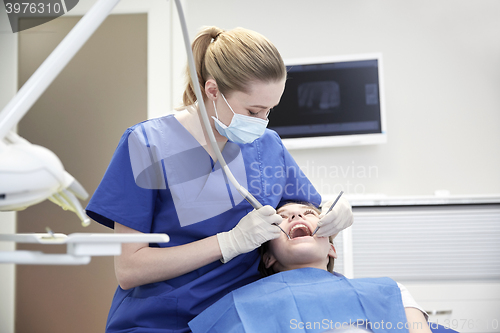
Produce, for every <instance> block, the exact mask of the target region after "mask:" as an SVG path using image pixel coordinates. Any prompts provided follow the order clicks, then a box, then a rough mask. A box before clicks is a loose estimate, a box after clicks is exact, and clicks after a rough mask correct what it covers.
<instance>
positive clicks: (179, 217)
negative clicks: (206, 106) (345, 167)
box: [86, 115, 321, 332]
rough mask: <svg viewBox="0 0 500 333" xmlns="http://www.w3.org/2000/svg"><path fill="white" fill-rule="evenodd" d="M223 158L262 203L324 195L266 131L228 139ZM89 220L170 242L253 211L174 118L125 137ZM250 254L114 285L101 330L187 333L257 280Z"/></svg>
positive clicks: (206, 232)
mask: <svg viewBox="0 0 500 333" xmlns="http://www.w3.org/2000/svg"><path fill="white" fill-rule="evenodd" d="M222 154H223V156H224V158H225V160H226V162H227V163H228V165H229V167H230V169H231V171H232V173H233V174H234V175H235V177H236V179H237V180H238V181H239V183H240V184H242V185H243V186H245V187H246V188H247V189H248V190H249V192H250V193H252V194H253V195H254V196H255V198H256V199H257V200H258V201H259V202H260V203H261V204H263V205H271V206H273V207H276V206H277V205H278V204H279V203H280V202H281V201H289V200H292V201H307V202H313V203H314V204H316V205H319V204H320V202H321V197H320V195H319V194H318V193H317V191H316V190H315V189H314V187H313V186H312V184H311V183H310V181H309V180H308V179H307V178H306V177H305V175H304V174H303V173H302V172H301V171H300V169H299V167H298V165H297V164H296V163H295V161H294V160H293V158H292V157H291V156H290V154H289V153H288V151H287V150H286V149H285V148H284V146H283V144H282V142H281V139H280V138H279V136H278V135H277V134H276V133H275V132H274V131H271V130H266V132H265V133H264V135H263V136H262V137H260V138H259V139H257V140H255V141H254V142H253V143H251V144H236V143H232V142H227V143H226V146H225V147H224V150H223V151H222ZM86 210H87V214H88V215H89V216H90V217H91V218H92V219H94V220H95V221H97V222H99V223H101V224H103V225H105V226H108V227H110V228H113V226H114V222H118V223H120V224H122V225H125V226H127V227H130V228H132V229H135V230H138V231H140V232H143V233H166V234H168V235H169V236H170V242H169V243H166V244H151V245H150V246H157V247H170V246H178V245H182V244H187V243H191V242H194V241H197V240H200V239H203V238H206V237H209V236H213V235H215V234H217V233H219V232H223V231H229V230H231V229H232V228H233V227H234V226H235V225H236V224H237V223H238V222H239V221H240V219H241V218H242V217H244V216H245V215H246V214H248V213H249V212H250V211H252V210H253V207H252V206H251V205H250V204H249V203H248V202H247V201H246V200H244V199H243V198H242V197H241V195H240V194H239V193H238V192H237V191H236V190H235V188H234V187H233V186H232V184H230V182H228V180H227V178H226V176H225V174H224V173H223V172H222V170H221V168H220V165H219V163H218V162H217V163H213V160H212V159H211V158H210V155H209V154H208V153H207V152H206V151H205V149H204V148H203V147H201V146H200V144H199V143H198V142H197V141H196V139H194V137H193V136H192V135H191V134H190V133H189V132H188V131H187V130H186V129H185V128H184V127H183V126H182V125H181V124H180V123H179V122H178V121H177V119H176V118H175V117H174V116H173V115H168V116H165V117H161V118H156V119H152V120H148V121H145V122H143V123H140V124H137V125H135V126H133V127H131V128H129V129H127V131H126V132H125V133H124V135H123V136H122V138H121V140H120V142H119V144H118V148H117V149H116V151H115V154H114V155H113V158H112V160H111V162H110V165H109V167H108V169H107V171H106V173H105V175H104V177H103V179H102V181H101V183H100V185H99V187H98V188H97V190H96V191H95V193H94V195H93V196H92V198H91V200H90V202H89V204H88V206H87V208H86ZM258 263H259V256H258V253H257V251H256V250H254V251H252V252H249V253H246V254H242V255H240V256H238V257H236V258H234V259H233V260H231V261H230V262H228V263H226V264H222V263H221V262H220V261H216V262H213V263H211V264H208V265H206V266H204V267H201V268H200V269H197V270H195V271H192V272H190V273H187V274H184V275H182V276H179V277H177V278H174V279H171V280H168V281H163V282H158V283H152V284H148V285H143V286H140V287H136V288H132V289H129V290H123V289H121V288H120V287H118V288H117V290H116V293H115V296H114V299H113V303H112V305H111V310H110V313H109V316H108V322H107V328H106V331H107V332H189V328H188V324H187V323H188V322H189V321H190V320H191V319H193V318H194V317H195V316H196V315H197V314H199V313H200V312H201V311H203V310H204V309H205V308H207V307H208V306H210V305H211V304H213V303H214V302H215V301H217V300H218V299H220V298H221V297H222V296H224V295H225V294H227V293H229V292H230V291H232V290H234V289H236V288H239V287H241V286H243V285H246V284H248V283H251V282H253V281H255V280H257V279H258V278H259V273H258V271H257V266H258Z"/></svg>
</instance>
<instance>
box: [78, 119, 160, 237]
mask: <svg viewBox="0 0 500 333" xmlns="http://www.w3.org/2000/svg"><path fill="white" fill-rule="evenodd" d="M132 131H133V128H129V129H128V130H127V131H126V132H125V133H124V134H123V136H122V137H121V139H120V142H119V144H118V147H117V148H116V151H115V153H114V155H113V157H112V159H111V162H110V164H109V166H108V168H107V170H106V173H105V174H104V177H103V178H102V180H101V183H100V184H99V186H98V187H97V189H96V191H95V192H94V195H93V196H92V198H91V199H90V202H89V204H88V205H87V208H86V211H87V215H88V216H89V217H90V218H92V219H93V220H95V221H97V222H99V223H101V224H102V225H105V226H107V227H110V228H113V227H114V222H118V223H120V224H123V225H125V226H127V227H129V228H132V229H135V230H137V231H140V232H144V233H150V232H151V228H152V220H153V214H154V203H155V198H156V193H157V192H156V190H152V189H145V188H141V187H139V186H138V185H137V184H136V182H135V178H134V174H133V171H132V165H131V161H130V154H129V147H128V142H129V140H128V137H129V135H130V134H131V133H132Z"/></svg>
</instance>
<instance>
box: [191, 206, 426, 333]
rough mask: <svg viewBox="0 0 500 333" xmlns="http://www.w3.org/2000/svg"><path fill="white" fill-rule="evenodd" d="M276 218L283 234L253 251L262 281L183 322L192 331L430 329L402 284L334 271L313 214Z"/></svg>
mask: <svg viewBox="0 0 500 333" xmlns="http://www.w3.org/2000/svg"><path fill="white" fill-rule="evenodd" d="M277 213H278V214H279V215H281V216H282V217H283V220H282V222H281V224H280V227H281V229H282V230H283V231H284V232H283V234H282V235H281V236H280V237H279V238H276V239H274V240H271V241H269V242H267V243H265V244H263V245H262V247H261V249H260V251H261V263H260V266H259V270H260V272H261V274H262V275H263V276H264V277H265V278H263V279H261V280H259V281H256V282H254V283H251V284H249V285H247V286H244V287H242V288H240V289H237V290H235V291H233V292H231V293H229V294H228V295H226V296H225V297H223V298H222V299H221V300H219V301H218V302H216V303H215V304H214V305H212V306H211V307H209V308H208V309H206V310H205V311H204V312H202V313H201V314H200V315H198V316H197V317H196V318H195V319H193V320H192V321H191V322H190V323H189V326H190V328H191V329H192V331H193V332H194V333H198V332H261V331H262V332H285V331H292V332H294V331H299V332H305V331H307V332H325V331H328V330H331V329H339V328H343V329H345V328H346V326H351V327H352V326H356V325H358V327H359V325H362V326H363V328H364V329H367V330H369V331H370V330H371V331H373V332H376V333H378V332H410V333H424V332H426V333H428V332H431V330H430V329H429V326H428V325H427V321H426V314H425V312H424V311H423V310H421V309H420V307H419V306H418V305H417V304H416V302H415V301H414V300H413V298H412V297H411V295H410V294H409V293H408V291H407V290H406V289H405V288H404V287H403V286H401V285H399V284H397V283H396V282H394V281H393V280H391V279H389V278H370V279H347V278H345V277H344V276H342V275H340V274H337V273H335V272H333V263H334V260H335V258H336V257H337V254H336V251H335V247H334V245H333V244H332V242H331V239H328V238H326V237H316V236H313V237H311V234H312V232H313V231H314V229H315V228H316V225H317V223H318V221H319V214H320V211H319V209H317V208H316V207H314V206H312V205H310V204H308V203H288V204H286V205H283V206H281V207H280V208H279V209H278V210H277ZM287 235H288V236H289V237H288V236H287ZM289 238H290V239H289ZM360 328H361V327H360Z"/></svg>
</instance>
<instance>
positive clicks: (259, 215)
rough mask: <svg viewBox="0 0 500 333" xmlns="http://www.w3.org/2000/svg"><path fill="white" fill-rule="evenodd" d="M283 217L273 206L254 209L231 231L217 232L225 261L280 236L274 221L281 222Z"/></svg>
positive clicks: (223, 260)
mask: <svg viewBox="0 0 500 333" xmlns="http://www.w3.org/2000/svg"><path fill="white" fill-rule="evenodd" d="M281 221H282V218H281V216H279V215H278V214H276V210H274V208H273V207H271V206H264V207H262V208H260V209H259V210H253V211H251V212H250V213H248V214H247V215H246V216H245V217H243V218H242V219H241V220H240V222H238V224H237V225H236V226H235V227H234V228H233V229H232V230H230V231H227V232H221V233H218V234H217V240H218V241H219V246H220V250H221V252H222V259H221V261H222V262H223V263H226V262H228V261H230V260H231V259H233V258H234V257H236V256H238V255H240V254H242V253H247V252H250V251H252V250H254V249H256V248H258V247H259V246H260V245H261V244H262V243H265V242H267V241H268V240H271V239H275V238H278V237H279V236H280V233H281V231H280V229H279V228H276V226H275V225H273V224H274V223H277V224H279V223H281Z"/></svg>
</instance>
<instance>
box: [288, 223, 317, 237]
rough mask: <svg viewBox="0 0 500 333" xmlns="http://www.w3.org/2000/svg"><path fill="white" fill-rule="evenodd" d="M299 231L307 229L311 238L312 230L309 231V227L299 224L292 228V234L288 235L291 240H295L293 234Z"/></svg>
mask: <svg viewBox="0 0 500 333" xmlns="http://www.w3.org/2000/svg"><path fill="white" fill-rule="evenodd" d="M297 229H305V230H306V233H307V235H308V236H311V230H309V227H308V226H306V225H305V224H303V223H299V224H296V225H294V226H293V227H292V229H290V232H289V233H288V234H289V235H290V237H291V238H293V234H294V232H295V230H297Z"/></svg>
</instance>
